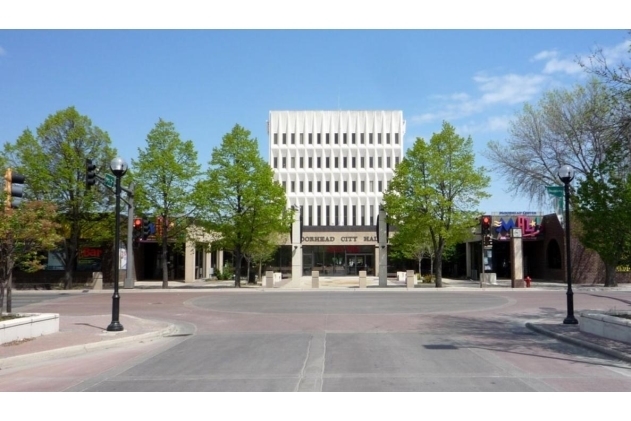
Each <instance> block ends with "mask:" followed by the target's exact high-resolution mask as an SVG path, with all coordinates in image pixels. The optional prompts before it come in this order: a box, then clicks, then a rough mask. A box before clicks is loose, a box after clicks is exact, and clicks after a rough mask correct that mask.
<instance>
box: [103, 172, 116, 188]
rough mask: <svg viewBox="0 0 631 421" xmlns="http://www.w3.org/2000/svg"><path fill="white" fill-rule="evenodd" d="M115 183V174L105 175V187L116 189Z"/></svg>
mask: <svg viewBox="0 0 631 421" xmlns="http://www.w3.org/2000/svg"><path fill="white" fill-rule="evenodd" d="M115 181H116V177H114V174H105V185H106V186H107V187H114V182H115Z"/></svg>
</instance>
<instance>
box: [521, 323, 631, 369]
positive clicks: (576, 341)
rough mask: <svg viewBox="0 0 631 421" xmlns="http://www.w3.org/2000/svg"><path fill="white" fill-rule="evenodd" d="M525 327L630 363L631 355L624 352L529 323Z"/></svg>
mask: <svg viewBox="0 0 631 421" xmlns="http://www.w3.org/2000/svg"><path fill="white" fill-rule="evenodd" d="M526 327H527V328H528V329H530V330H533V331H535V332H537V333H541V334H543V335H546V336H549V337H551V338H554V339H557V340H559V341H562V342H567V343H570V344H572V345H577V346H580V347H583V348H587V349H590V350H592V351H596V352H600V353H601V354H605V355H608V356H610V357H614V358H618V359H620V360H623V361H626V362H629V363H631V355H629V354H626V353H624V352H620V351H616V350H615V349H610V348H605V347H604V346H600V345H596V344H594V343H591V342H587V341H583V340H580V339H575V338H571V337H569V336H564V335H561V334H558V333H555V332H552V331H549V330H547V329H545V328H542V327H540V326H535V325H533V324H531V323H526Z"/></svg>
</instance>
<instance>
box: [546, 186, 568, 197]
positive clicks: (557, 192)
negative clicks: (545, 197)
mask: <svg viewBox="0 0 631 421" xmlns="http://www.w3.org/2000/svg"><path fill="white" fill-rule="evenodd" d="M546 190H547V191H548V194H549V195H550V196H553V197H563V194H564V190H563V186H546Z"/></svg>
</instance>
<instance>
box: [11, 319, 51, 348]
mask: <svg viewBox="0 0 631 421" xmlns="http://www.w3.org/2000/svg"><path fill="white" fill-rule="evenodd" d="M18 315H19V316H20V317H18V318H16V319H11V320H5V321H2V322H0V344H4V343H7V342H12V341H18V340H22V339H28V338H35V337H37V336H42V335H48V334H49V333H56V332H59V314H52V313H51V314H31V313H19V314H18Z"/></svg>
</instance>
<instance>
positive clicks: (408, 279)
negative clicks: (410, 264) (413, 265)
mask: <svg viewBox="0 0 631 421" xmlns="http://www.w3.org/2000/svg"><path fill="white" fill-rule="evenodd" d="M406 286H407V288H408V289H411V288H414V271H413V270H408V271H407V277H406Z"/></svg>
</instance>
